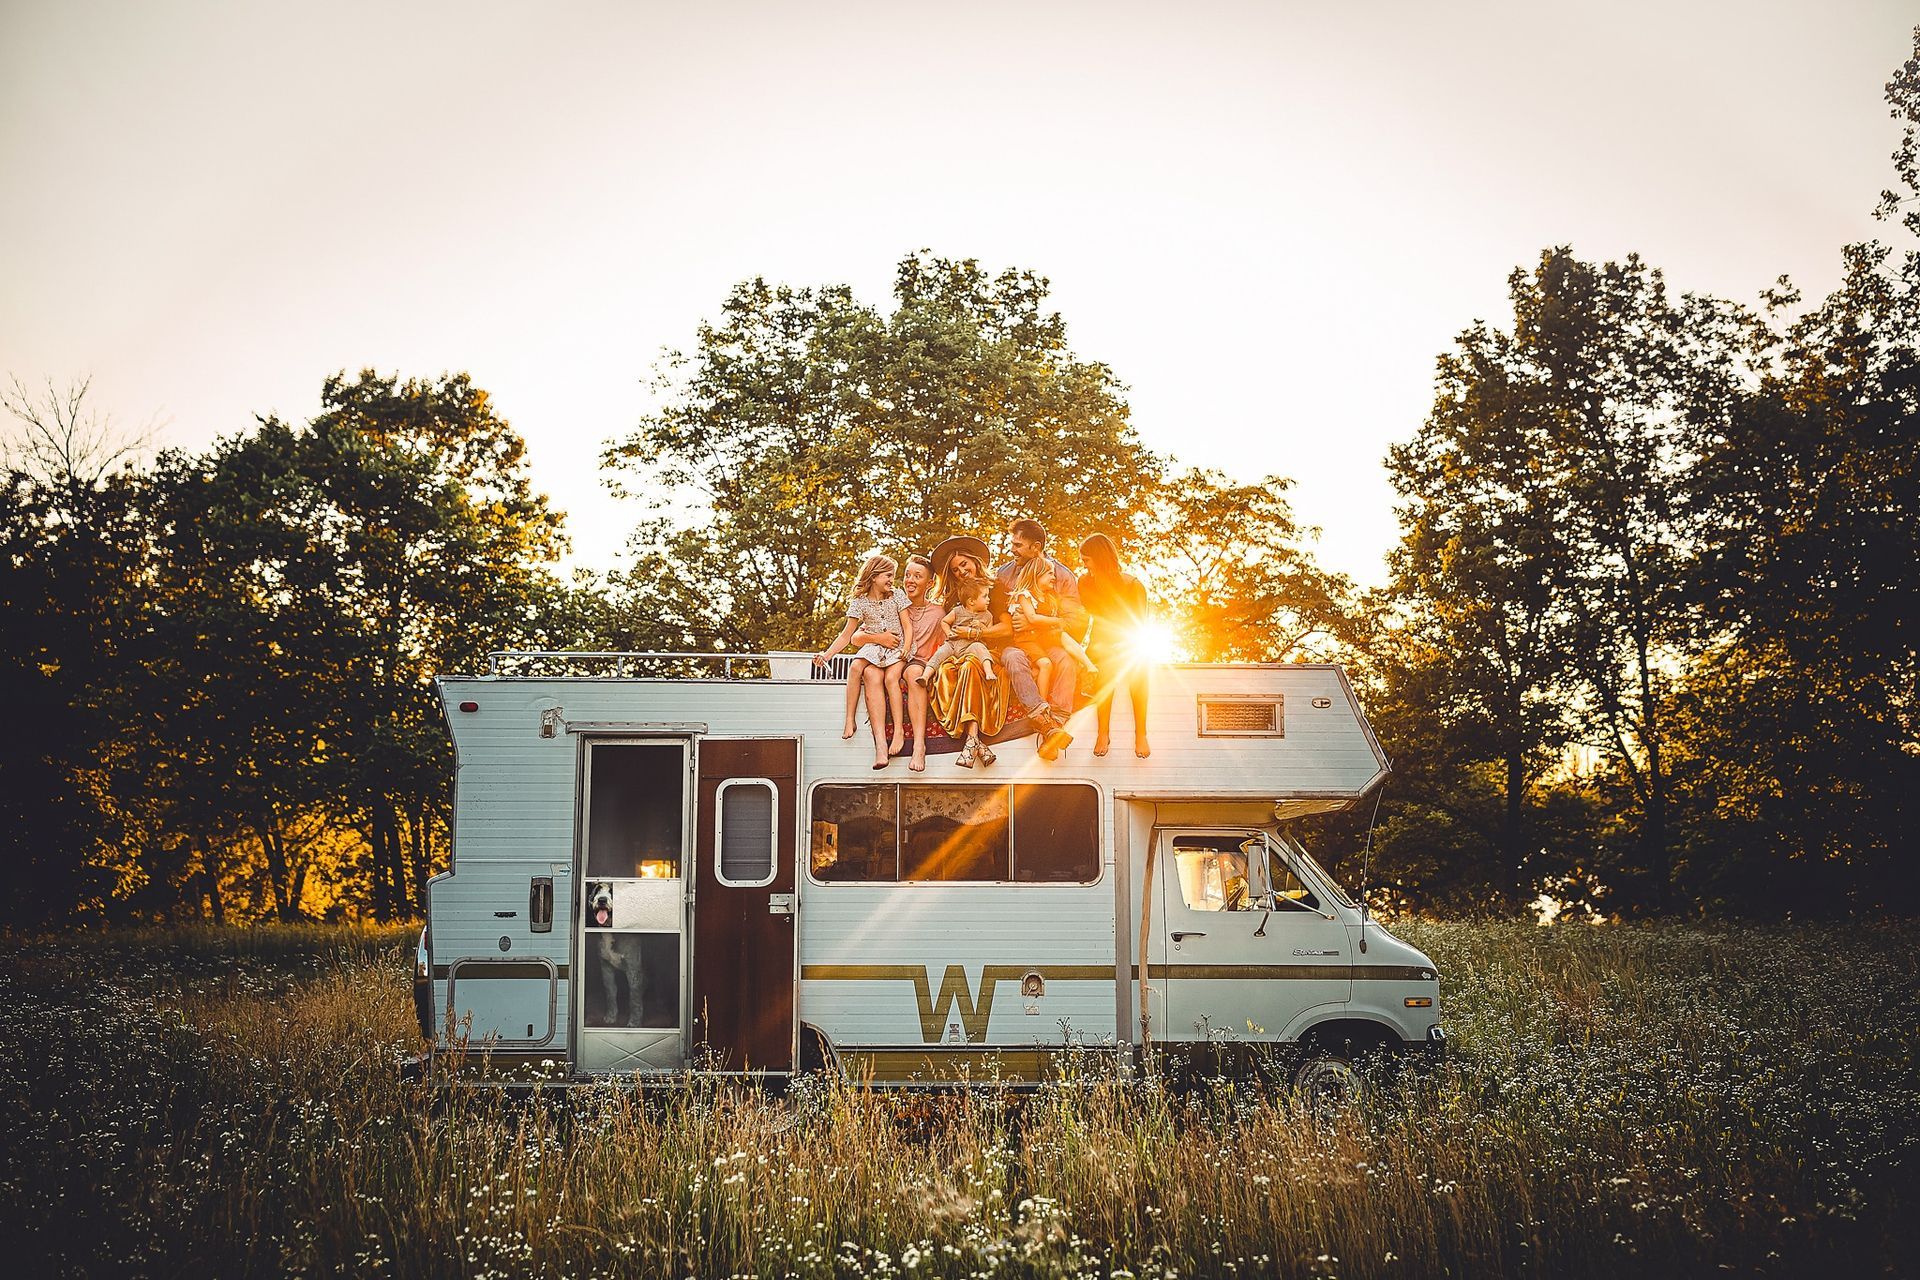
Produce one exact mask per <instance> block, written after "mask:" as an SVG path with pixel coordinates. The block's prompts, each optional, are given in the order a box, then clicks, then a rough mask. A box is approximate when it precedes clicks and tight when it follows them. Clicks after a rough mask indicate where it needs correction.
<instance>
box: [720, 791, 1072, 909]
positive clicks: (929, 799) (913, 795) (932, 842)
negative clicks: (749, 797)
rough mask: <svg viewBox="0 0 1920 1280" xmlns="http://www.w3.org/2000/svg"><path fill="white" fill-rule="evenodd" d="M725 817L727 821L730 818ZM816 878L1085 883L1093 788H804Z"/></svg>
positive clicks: (995, 882) (939, 882)
mask: <svg viewBox="0 0 1920 1280" xmlns="http://www.w3.org/2000/svg"><path fill="white" fill-rule="evenodd" d="M727 821H732V818H731V816H729V817H728V818H727ZM811 835H812V853H811V856H810V857H809V859H808V865H809V866H810V867H811V869H812V871H813V877H814V879H816V880H823V881H841V882H845V881H889V882H907V883H921V884H956V883H970V884H979V883H983V882H985V883H991V884H1004V883H1006V882H1007V881H1009V880H1012V881H1016V882H1018V883H1021V884H1091V883H1092V882H1094V881H1096V880H1098V879H1099V878H1100V792H1099V790H1098V789H1097V788H1094V787H1090V786H1088V785H1086V784H1085V783H1049V784H1038V783H1018V784H1015V785H1012V786H1008V785H1006V784H1004V783H1003V784H1000V785H998V786H988V785H977V786H967V785H964V784H962V785H955V786H930V785H919V784H913V785H907V786H902V785H899V784H896V783H873V784H867V785H860V784H852V783H827V784H823V785H821V786H818V787H815V788H814V789H813V826H812V831H811Z"/></svg>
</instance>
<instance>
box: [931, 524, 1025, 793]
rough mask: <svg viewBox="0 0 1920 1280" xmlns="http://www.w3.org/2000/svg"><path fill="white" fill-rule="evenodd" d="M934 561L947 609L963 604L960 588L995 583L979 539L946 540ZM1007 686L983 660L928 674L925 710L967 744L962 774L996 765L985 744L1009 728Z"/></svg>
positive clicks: (951, 662) (960, 760)
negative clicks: (989, 674) (973, 583)
mask: <svg viewBox="0 0 1920 1280" xmlns="http://www.w3.org/2000/svg"><path fill="white" fill-rule="evenodd" d="M931 559H932V563H933V572H934V576H935V577H937V578H939V579H940V598H941V600H942V601H944V602H946V603H949V604H950V603H952V602H953V601H955V600H958V599H959V598H960V595H961V584H962V583H965V582H968V581H982V582H989V583H990V582H991V581H992V579H990V578H989V577H988V576H987V571H986V564H987V544H986V543H984V542H982V541H980V539H978V538H972V537H967V536H964V535H962V536H960V537H955V538H948V539H947V540H946V541H945V542H942V543H941V544H940V545H939V546H937V547H935V548H934V549H933V555H932V557H931ZM950 638H951V639H958V640H978V639H979V638H980V636H979V635H977V634H975V635H966V634H964V633H962V634H958V635H955V636H953V637H950ZM1006 686H1007V682H1006V681H1004V680H989V679H987V674H986V672H985V671H984V670H983V669H982V667H981V664H980V660H979V659H978V658H974V657H969V656H967V655H964V654H962V655H960V656H957V657H954V658H949V659H948V660H947V661H945V662H943V663H941V664H940V666H939V668H938V669H937V670H935V671H932V672H930V673H929V674H928V678H927V686H926V688H927V705H928V708H929V710H931V711H932V713H933V718H934V719H935V720H937V721H939V723H940V727H941V728H942V729H944V730H946V731H947V733H948V734H949V735H950V736H951V737H953V738H954V739H955V740H956V741H958V742H961V743H963V744H965V745H963V746H962V747H961V749H960V754H959V756H957V757H956V758H955V760H954V763H955V764H957V765H959V766H960V767H961V768H963V769H971V768H972V767H973V766H974V764H975V763H976V762H978V763H979V764H981V765H990V764H992V763H993V760H994V755H993V748H991V747H989V746H988V745H987V744H986V741H985V739H987V738H991V737H993V736H994V735H995V734H997V733H999V732H1000V731H1001V730H1002V729H1004V728H1005V727H1006V724H1007V689H1006Z"/></svg>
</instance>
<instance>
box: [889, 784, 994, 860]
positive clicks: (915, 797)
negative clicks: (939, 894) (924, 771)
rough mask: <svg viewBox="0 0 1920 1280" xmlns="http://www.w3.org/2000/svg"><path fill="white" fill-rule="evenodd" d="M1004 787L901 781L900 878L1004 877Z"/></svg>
mask: <svg viewBox="0 0 1920 1280" xmlns="http://www.w3.org/2000/svg"><path fill="white" fill-rule="evenodd" d="M1007 817H1008V814H1007V788H1005V787H902V788H901V789H900V837H901V838H900V878H901V879H903V880H1010V879H1012V878H1013V877H1012V875H1011V874H1010V871H1011V854H1012V849H1011V845H1010V832H1011V825H1010V824H1009V823H1008V821H1007Z"/></svg>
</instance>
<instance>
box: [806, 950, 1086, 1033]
mask: <svg viewBox="0 0 1920 1280" xmlns="http://www.w3.org/2000/svg"><path fill="white" fill-rule="evenodd" d="M1029 973H1037V974H1039V975H1040V976H1041V977H1042V978H1051V979H1053V980H1054V981H1056V982H1097V981H1100V980H1102V979H1105V980H1107V981H1112V979H1113V966H1112V965H1105V964H1052V965H1045V964H990V965H987V966H986V967H985V968H984V969H982V970H981V972H980V995H979V998H978V999H976V998H975V997H974V994H973V992H972V991H970V990H968V988H967V970H966V967H965V966H963V965H957V964H950V965H948V966H947V968H946V972H945V973H944V974H942V975H941V978H940V991H939V993H938V994H937V995H936V994H935V993H934V991H933V981H932V977H931V975H930V974H929V973H928V971H927V968H926V966H925V965H917V964H809V965H803V966H801V969H800V976H801V978H803V979H805V980H807V981H810V982H911V983H912V984H913V999H914V1003H915V1004H916V1005H917V1006H918V1007H919V1012H920V1037H921V1039H923V1040H925V1041H926V1042H927V1043H928V1044H937V1043H938V1042H939V1040H940V1037H941V1033H942V1032H943V1031H945V1029H946V1024H947V1014H948V1013H950V1012H952V1011H953V1009H954V1008H955V1006H958V1008H959V1012H960V1024H961V1025H962V1026H963V1027H965V1028H966V1032H967V1039H968V1040H970V1041H980V1040H985V1039H986V1038H987V1021H988V1019H989V1018H990V1017H992V1015H993V993H994V990H995V988H997V987H998V986H999V985H1000V984H1001V983H1002V982H1018V981H1020V979H1022V978H1024V977H1026V975H1028V974H1029Z"/></svg>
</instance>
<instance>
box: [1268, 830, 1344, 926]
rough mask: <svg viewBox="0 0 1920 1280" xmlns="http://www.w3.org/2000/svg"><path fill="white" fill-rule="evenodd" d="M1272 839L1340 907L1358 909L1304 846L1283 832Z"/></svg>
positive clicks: (1278, 832)
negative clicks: (1325, 888) (1331, 896)
mask: <svg viewBox="0 0 1920 1280" xmlns="http://www.w3.org/2000/svg"><path fill="white" fill-rule="evenodd" d="M1273 839H1274V843H1276V844H1278V845H1279V846H1280V847H1281V848H1283V849H1285V850H1286V851H1287V856H1288V857H1290V858H1293V859H1295V860H1296V862H1297V863H1298V865H1301V866H1304V867H1305V868H1306V869H1307V871H1308V872H1309V873H1310V874H1311V875H1312V876H1313V877H1314V878H1315V879H1316V880H1318V881H1319V882H1320V883H1321V884H1323V885H1325V886H1327V892H1329V893H1331V894H1332V895H1333V896H1334V897H1335V898H1336V899H1338V900H1339V902H1340V905H1341V906H1344V907H1352V908H1354V909H1355V910H1358V909H1359V905H1360V904H1359V903H1357V902H1355V901H1354V900H1353V895H1352V894H1350V893H1348V892H1347V891H1346V890H1345V889H1344V888H1342V887H1341V884H1340V882H1339V881H1338V880H1335V879H1334V878H1333V877H1332V876H1330V875H1328V874H1327V869H1326V868H1325V867H1323V866H1321V865H1320V864H1319V863H1318V862H1316V861H1314V858H1313V855H1312V854H1310V853H1308V852H1307V848H1306V846H1305V845H1303V844H1301V843H1300V842H1299V841H1298V840H1296V839H1294V838H1293V837H1292V836H1290V835H1288V834H1286V833H1285V832H1283V831H1276V832H1274V833H1273Z"/></svg>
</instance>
